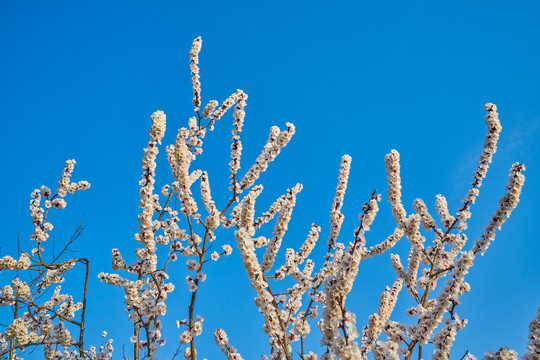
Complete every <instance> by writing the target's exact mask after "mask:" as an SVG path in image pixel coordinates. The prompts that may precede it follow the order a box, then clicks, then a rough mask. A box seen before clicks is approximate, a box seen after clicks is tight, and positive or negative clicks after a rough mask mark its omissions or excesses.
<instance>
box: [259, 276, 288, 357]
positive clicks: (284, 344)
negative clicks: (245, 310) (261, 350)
mask: <svg viewBox="0 0 540 360" xmlns="http://www.w3.org/2000/svg"><path fill="white" fill-rule="evenodd" d="M263 279H264V278H263ZM264 281H265V282H266V285H267V287H266V290H267V291H268V293H269V294H270V295H271V296H272V305H273V306H274V308H275V309H276V316H277V318H278V320H279V326H281V331H283V339H278V340H279V342H280V343H281V347H282V349H283V351H284V352H285V357H286V358H287V360H292V356H291V354H290V353H289V341H288V340H287V326H285V324H284V323H283V319H282V318H281V316H280V315H279V313H280V311H279V306H278V304H277V302H276V297H275V295H274V294H273V293H272V290H271V289H270V284H269V283H268V280H266V279H264Z"/></svg>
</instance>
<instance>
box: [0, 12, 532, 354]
mask: <svg viewBox="0 0 540 360" xmlns="http://www.w3.org/2000/svg"><path fill="white" fill-rule="evenodd" d="M539 15H540V5H539V3H538V2H536V1H521V2H519V3H517V4H516V3H513V4H512V5H510V4H509V3H508V2H506V1H476V2H474V3H472V2H469V1H454V2H451V3H450V2H444V3H443V2H430V1H408V2H399V1H384V2H377V3H376V2H365V1H334V2H321V1H309V2H307V1H299V2H284V1H272V2H254V1H236V2H220V1H197V2H175V1H159V2H153V3H150V2H146V1H129V2H127V1H126V2H122V1H117V2H108V1H93V2H73V1H55V2H47V3H44V2H39V1H26V2H24V3H20V2H19V3H15V2H2V4H1V5H0V52H1V54H2V56H0V99H1V100H0V121H1V122H2V131H1V132H0V148H1V155H0V159H1V161H2V170H1V174H2V177H1V183H2V188H4V190H5V191H6V192H5V193H4V195H3V202H4V206H2V207H1V208H0V246H1V248H2V249H1V253H0V255H2V256H3V255H7V254H11V255H13V254H15V253H16V245H15V239H16V238H17V234H20V238H21V244H22V246H25V247H26V248H27V249H29V248H31V244H30V241H29V240H27V239H28V237H29V235H30V234H31V232H32V225H31V221H30V217H29V215H28V200H29V194H30V192H31V191H32V190H33V189H34V188H36V187H39V186H41V185H42V184H46V185H49V186H51V187H53V188H55V186H56V183H57V181H58V178H59V175H60V172H61V170H62V168H63V164H64V161H65V160H66V159H72V158H74V159H76V160H77V165H76V169H75V172H74V176H73V178H74V179H76V180H88V181H89V182H90V183H91V184H92V187H91V189H90V190H88V191H85V192H81V193H77V194H76V195H74V196H71V197H68V199H67V200H68V208H67V209H66V210H65V211H62V212H57V213H56V214H55V215H54V217H53V218H52V222H53V224H54V225H55V226H56V228H55V230H54V232H53V234H55V235H56V237H57V239H59V238H60V237H63V238H64V239H65V238H68V237H69V235H70V234H71V232H72V231H73V228H74V223H77V222H80V221H81V219H82V217H83V214H84V221H85V224H86V226H87V227H86V229H85V233H84V236H83V237H82V238H81V239H80V240H78V242H77V243H76V245H75V247H74V249H75V250H77V251H78V253H77V256H80V255H85V256H87V257H88V258H89V259H90V260H91V267H92V275H91V287H90V291H91V293H93V295H91V297H90V298H89V310H88V311H89V312H90V314H93V315H91V317H90V318H89V321H88V325H87V335H86V336H87V338H88V340H87V342H89V343H99V341H100V340H99V335H100V333H101V331H102V330H107V331H108V332H109V334H110V336H111V337H113V338H114V339H115V346H116V349H117V352H116V354H115V355H116V356H115V358H116V357H118V358H119V357H120V356H121V353H122V344H128V342H129V336H130V335H131V334H130V330H129V325H130V323H129V322H128V320H127V316H126V314H125V312H123V308H124V306H123V293H122V292H121V291H120V290H118V289H114V288H111V287H109V286H107V285H103V284H100V283H99V281H98V280H97V274H98V273H99V272H100V271H111V266H110V249H111V248H113V247H117V248H120V249H121V250H123V252H124V253H125V254H126V255H128V254H131V253H132V250H133V249H134V248H135V247H136V243H135V241H134V240H133V234H134V233H135V232H136V231H137V214H138V211H139V210H138V208H137V202H138V180H139V176H140V160H141V156H142V149H143V147H144V146H145V144H146V142H147V135H148V130H149V126H150V115H151V114H152V113H153V112H154V111H155V110H158V109H159V110H163V111H164V112H165V113H166V114H167V118H168V123H167V129H168V133H167V135H166V137H165V143H166V144H168V143H170V142H172V141H173V139H174V135H175V130H176V129H177V128H178V127H181V126H185V125H186V124H187V119H188V118H189V117H190V116H191V115H192V107H191V98H192V95H191V84H190V81H189V67H188V52H189V48H190V46H191V42H192V40H193V39H194V38H195V37H197V36H202V37H203V49H202V52H201V55H200V68H201V81H202V87H203V90H202V96H203V103H205V102H206V101H208V100H211V99H216V100H218V101H222V100H223V99H224V98H226V97H227V96H228V95H229V94H230V93H232V92H233V91H235V90H236V89H237V88H244V87H245V86H246V85H247V84H249V87H248V88H247V89H246V92H247V93H248V94H249V99H248V106H247V107H246V111H247V116H246V124H245V127H244V133H243V144H244V154H245V155H244V157H243V159H244V163H243V164H244V165H243V168H242V169H243V170H244V171H245V170H246V169H247V167H248V166H249V165H248V164H251V163H252V162H253V160H254V159H255V158H256V156H257V155H258V152H259V151H260V148H261V147H262V145H263V143H264V141H265V140H266V138H267V135H268V129H269V128H270V126H272V125H278V126H280V127H281V128H284V127H285V123H286V122H292V123H294V124H295V125H296V128H297V133H296V135H295V136H294V137H293V140H292V141H291V143H290V144H289V146H288V147H287V148H286V149H285V150H284V152H282V154H281V155H280V156H279V157H278V160H277V161H276V162H275V163H273V164H272V165H271V166H270V169H269V171H268V172H267V173H265V174H264V176H263V177H262V178H261V183H262V184H264V186H265V190H264V192H263V195H262V196H261V204H262V205H261V206H263V207H264V204H268V203H269V202H271V201H273V199H275V198H276V197H278V196H279V195H280V194H282V193H283V192H284V191H285V189H287V188H290V187H292V186H294V184H295V183H297V182H301V183H303V184H304V190H303V192H302V193H301V194H300V195H299V197H298V202H297V206H296V208H295V211H294V213H293V223H292V224H291V226H290V229H289V231H288V233H287V235H286V239H285V241H286V242H285V244H284V245H283V246H284V247H297V246H298V245H299V244H300V243H301V241H303V239H304V237H305V235H306V234H307V232H308V230H309V226H310V224H311V223H312V222H316V223H317V224H319V225H321V226H322V227H323V233H322V238H323V239H325V237H326V236H327V235H328V219H329V212H330V205H331V203H332V197H333V192H334V190H335V185H336V179H337V173H338V169H339V159H340V157H341V156H342V155H343V154H349V155H351V156H352V159H353V160H352V170H351V175H350V182H349V189H348V192H347V195H346V198H345V205H344V208H343V213H344V214H345V216H346V220H345V225H344V227H343V230H342V235H347V234H351V233H352V231H353V229H354V228H355V227H356V225H357V224H356V217H357V215H358V213H359V212H360V208H361V205H362V203H363V202H364V201H365V200H367V199H368V198H369V195H370V194H371V192H372V191H373V188H374V187H377V188H378V189H379V191H380V192H381V193H382V194H383V199H386V175H385V167H384V159H383V158H384V155H385V154H386V153H388V152H389V151H390V150H391V149H397V150H398V151H399V152H400V154H401V161H402V162H401V165H402V178H403V194H404V197H403V201H404V203H405V204H406V208H407V210H408V211H412V208H411V206H410V204H411V203H412V201H413V200H414V199H415V198H417V197H421V198H422V199H424V200H425V202H426V203H427V205H428V207H429V208H431V209H433V207H434V200H435V195H437V194H439V193H442V194H443V195H445V196H446V197H447V199H448V202H449V204H450V207H451V209H453V210H455V209H456V208H457V206H458V201H459V200H460V199H462V198H463V197H464V196H465V194H466V192H467V190H468V184H469V182H470V179H471V176H472V173H473V171H474V169H475V167H476V161H477V159H478V156H479V154H480V152H481V147H482V143H483V138H484V134H485V125H484V120H483V117H484V111H483V105H484V104H485V103H486V102H493V103H495V104H497V106H498V108H499V113H500V119H501V122H502V126H503V132H502V134H501V140H500V142H499V151H498V153H497V154H496V155H495V158H494V162H493V164H492V167H491V168H490V172H489V173H488V176H487V180H486V181H485V182H484V186H483V187H482V188H481V193H480V197H479V199H478V201H477V204H476V205H475V206H474V207H473V210H472V213H473V218H472V219H471V221H470V230H469V232H468V235H469V238H470V239H471V240H474V239H476V238H477V237H478V235H479V234H480V233H481V230H482V227H483V226H485V225H486V224H487V222H488V220H489V216H490V215H491V213H492V212H493V211H494V210H495V208H496V207H497V203H498V199H499V197H500V196H501V195H502V194H503V191H504V186H505V184H506V180H507V174H508V170H509V168H510V166H511V164H513V163H514V162H516V161H519V162H522V163H525V164H526V166H527V171H526V173H525V175H526V177H527V180H526V184H525V188H524V191H523V194H522V200H521V202H520V204H519V206H518V208H517V209H516V210H515V212H514V214H513V215H512V217H511V218H510V219H509V221H508V222H507V223H506V224H505V225H504V227H503V229H502V231H501V232H500V233H499V234H498V235H497V239H496V241H495V243H493V244H492V246H491V248H490V249H489V251H488V252H487V253H486V255H485V256H484V257H482V258H480V259H478V260H477V262H476V263H475V266H474V267H473V268H472V270H471V272H470V274H469V276H468V280H467V281H468V282H469V283H470V284H471V288H472V291H471V292H470V293H469V294H466V295H465V296H463V298H462V299H463V302H464V305H462V306H460V307H459V310H458V313H459V314H460V316H461V317H462V318H463V317H465V318H468V319H469V324H468V325H467V327H466V328H465V329H464V330H463V331H461V332H460V333H459V334H458V338H457V340H456V345H455V347H454V352H453V353H452V358H456V359H459V358H461V356H462V355H463V354H464V353H465V351H466V350H469V351H471V352H472V353H473V354H475V355H477V356H479V357H480V356H482V354H483V353H484V352H485V351H488V350H495V351H496V350H497V349H498V348H500V347H501V346H504V345H507V346H509V347H511V348H513V349H516V350H518V352H519V353H520V354H522V353H523V352H524V350H525V344H526V341H527V332H528V330H527V327H528V324H529V322H530V320H531V319H532V318H533V316H534V314H535V313H536V309H537V307H538V305H540V301H539V300H540V291H539V289H540V286H538V285H539V283H540V277H539V265H538V264H539V262H538V259H537V256H538V253H539V250H540V246H539V245H538V230H537V229H536V223H537V222H538V219H537V218H536V211H537V204H538V202H539V201H540V190H539V189H540V171H539V168H540V159H539V158H538V156H537V155H536V154H537V153H538V151H539V150H540V149H539V145H538V144H539V142H538V139H539V135H540V112H539V111H538V105H539V100H540V91H539V88H538V84H539V82H540V70H539V67H538V64H539V63H540V48H539V47H538V44H539V43H540V23H539V22H538V21H537V19H538V16H539ZM231 127H232V126H231V116H230V114H229V116H227V117H225V118H224V119H222V120H220V122H219V123H218V124H217V126H216V130H215V131H214V132H213V133H211V134H210V135H209V136H207V138H206V146H207V148H206V149H205V153H204V154H203V156H202V157H201V159H200V161H199V163H198V166H200V168H203V169H208V172H209V175H210V182H211V184H212V189H213V193H214V197H215V199H216V202H217V203H218V204H223V203H225V202H226V201H227V199H228V196H229V194H228V193H227V192H226V189H227V180H228V179H227V176H228V166H227V163H228V161H229V159H228V156H229V140H230V130H231ZM163 153H164V151H162V153H161V155H163ZM160 161H161V162H160V163H159V164H158V176H159V174H161V176H160V177H159V179H158V184H161V185H162V184H164V183H165V182H166V181H170V175H169V172H168V165H167V164H166V161H165V159H164V157H163V156H162V157H161V158H160ZM160 171H161V172H160ZM241 171H242V170H241ZM222 206H223V205H221V206H220V207H222ZM263 207H261V208H260V209H261V210H262V209H263ZM380 207H381V212H380V214H379V217H378V218H377V219H376V221H375V224H374V225H373V227H372V232H371V235H370V237H368V243H369V241H370V240H371V241H372V244H374V243H378V242H379V241H380V240H381V239H382V238H383V237H385V236H386V235H387V234H388V233H389V232H391V231H392V229H393V227H392V226H393V224H392V222H393V220H392V218H391V212H390V208H389V204H387V203H386V201H383V203H382V204H381V206H380ZM261 210H260V211H261ZM267 231H269V230H268V229H267ZM344 239H345V238H343V237H342V240H343V241H344ZM217 241H220V242H221V243H220V244H222V243H231V244H232V243H233V237H232V233H231V232H223V233H220V234H218V240H217ZM406 245H407V244H406V243H405V242H403V243H402V244H399V245H398V246H397V247H396V249H395V250H394V251H395V252H399V253H400V254H401V256H402V258H404V257H406V252H407V249H406ZM322 248H323V247H322V246H321V247H319V248H318V252H317V251H316V255H319V256H322V253H323V249H322ZM209 265H210V266H208V269H207V270H208V280H207V281H206V282H205V283H204V284H203V286H202V288H201V291H200V297H199V298H200V300H201V301H200V302H199V303H198V304H197V309H198V310H197V311H196V312H197V313H199V314H202V315H203V316H204V317H205V318H206V321H205V324H204V325H205V332H204V333H203V335H202V337H201V339H200V340H199V343H200V344H201V345H202V347H201V348H200V350H199V354H200V355H202V356H203V357H208V358H210V359H218V358H220V356H222V355H220V354H219V349H218V348H217V347H216V346H215V345H214V342H213V340H212V336H211V333H212V331H213V329H215V328H216V327H222V328H224V329H225V330H226V331H227V332H228V334H229V338H230V339H231V343H232V344H233V345H235V346H236V347H237V348H238V349H239V351H240V352H241V353H242V355H243V356H244V358H246V359H255V358H259V357H260V355H261V354H262V353H264V352H265V351H266V349H268V346H267V343H266V338H265V336H264V333H263V331H262V320H263V319H262V316H261V315H260V314H259V313H258V312H257V310H256V308H255V306H254V305H253V303H252V298H253V296H254V293H253V291H252V290H251V289H250V288H249V285H248V281H247V277H246V276H245V274H244V273H243V268H242V265H241V262H240V258H239V255H238V252H237V251H235V252H234V253H233V256H231V257H229V258H226V259H222V260H220V261H219V262H217V263H212V264H209ZM173 269H174V271H175V274H176V276H177V279H178V280H177V281H176V285H177V288H176V291H175V292H174V293H173V295H171V297H170V300H169V302H168V304H169V314H168V322H167V323H166V324H165V326H166V327H165V336H166V337H167V338H168V342H169V344H168V345H166V347H165V348H164V349H163V351H162V352H161V353H160V354H161V355H160V358H164V359H165V358H166V357H167V356H171V354H172V353H173V352H174V350H175V348H176V344H177V339H178V335H179V332H178V331H177V330H176V329H175V327H174V326H173V324H174V321H175V320H177V319H182V318H184V317H186V313H187V311H186V309H187V304H188V303H187V297H188V292H187V288H186V286H185V285H184V284H185V283H184V281H183V278H184V276H185V275H186V269H185V266H184V265H183V263H180V262H179V263H177V264H176V266H175V267H174V268H173ZM75 274H76V273H75ZM4 276H5V275H4ZM393 278H394V274H393V270H392V269H391V268H390V258H389V254H388V256H382V257H380V258H378V259H371V260H369V261H366V263H365V264H363V265H362V267H361V269H360V273H359V275H358V279H357V283H356V285H355V288H354V289H353V292H352V293H351V295H350V298H349V302H350V305H349V307H350V308H351V310H353V311H355V312H356V314H357V319H358V323H359V326H361V325H363V324H364V323H365V322H366V321H367V317H368V316H369V315H370V314H372V313H373V312H375V311H376V309H377V304H378V297H379V294H380V292H381V291H382V290H383V289H384V286H385V285H387V284H389V283H390V281H392V279H393ZM73 281H74V282H75V284H76V281H77V280H76V276H74V280H73ZM73 286H75V285H73ZM74 289H76V286H75V288H74ZM74 291H75V290H74ZM408 304H409V303H408V299H407V296H406V295H405V294H404V293H403V294H402V300H401V301H400V302H398V308H397V309H396V311H397V312H399V311H400V310H401V311H402V312H403V310H404V309H405V308H406V307H407V306H408ZM3 316H4V315H1V314H0V318H2V317H3ZM400 316H401V315H397V316H396V317H395V319H400ZM313 328H314V330H313V333H314V334H315V338H316V340H314V341H313V348H314V349H315V350H316V351H317V350H319V348H318V337H317V336H318V335H317V330H316V328H315V326H313ZM127 347H128V346H126V348H127ZM29 358H32V357H29ZM38 358H39V357H38ZM222 358H224V357H222ZM426 358H427V356H426Z"/></svg>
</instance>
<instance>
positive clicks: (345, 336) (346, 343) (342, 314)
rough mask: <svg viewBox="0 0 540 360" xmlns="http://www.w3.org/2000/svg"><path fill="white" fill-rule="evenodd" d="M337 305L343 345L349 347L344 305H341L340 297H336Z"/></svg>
mask: <svg viewBox="0 0 540 360" xmlns="http://www.w3.org/2000/svg"><path fill="white" fill-rule="evenodd" d="M337 300H338V304H339V307H340V309H341V325H340V327H341V330H342V331H343V337H344V338H345V345H349V336H348V335H347V329H346V328H345V313H346V309H345V304H344V303H343V298H342V297H341V296H340V297H338V299H337Z"/></svg>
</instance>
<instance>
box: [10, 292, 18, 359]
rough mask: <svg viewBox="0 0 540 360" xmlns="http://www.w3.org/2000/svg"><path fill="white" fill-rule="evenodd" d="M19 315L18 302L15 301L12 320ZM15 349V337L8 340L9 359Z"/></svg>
mask: <svg viewBox="0 0 540 360" xmlns="http://www.w3.org/2000/svg"><path fill="white" fill-rule="evenodd" d="M18 316H19V303H18V302H16V303H15V310H14V311H13V320H14V321H15V320H16V319H17V317H18ZM14 351H15V339H11V340H10V341H9V360H12V359H13V353H14Z"/></svg>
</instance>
